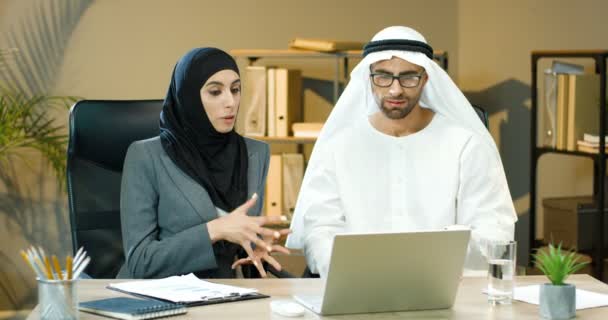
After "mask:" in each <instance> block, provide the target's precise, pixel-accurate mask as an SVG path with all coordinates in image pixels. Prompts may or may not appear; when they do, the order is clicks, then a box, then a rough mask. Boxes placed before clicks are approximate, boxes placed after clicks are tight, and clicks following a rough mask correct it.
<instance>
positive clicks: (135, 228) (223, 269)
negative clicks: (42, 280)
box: [117, 137, 270, 278]
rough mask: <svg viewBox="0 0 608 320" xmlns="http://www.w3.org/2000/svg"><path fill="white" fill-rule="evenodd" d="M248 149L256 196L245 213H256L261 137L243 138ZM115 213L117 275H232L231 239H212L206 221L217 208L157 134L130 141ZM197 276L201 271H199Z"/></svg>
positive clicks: (263, 155)
mask: <svg viewBox="0 0 608 320" xmlns="http://www.w3.org/2000/svg"><path fill="white" fill-rule="evenodd" d="M245 142H246V145H247V153H248V155H249V165H248V167H249V170H248V175H247V181H248V184H249V185H248V195H249V197H251V196H252V195H253V193H254V192H257V194H258V196H259V199H258V201H257V204H256V206H255V207H254V208H253V209H252V210H250V211H249V215H260V213H261V211H262V204H263V202H264V201H263V200H264V185H265V182H266V174H267V172H268V163H269V157H270V155H269V148H268V145H267V144H266V143H263V142H260V141H256V140H252V139H247V138H245ZM120 218H121V223H122V237H123V246H124V253H125V264H124V265H123V266H122V268H121V269H120V271H119V272H118V276H117V277H118V278H162V277H167V276H172V275H180V274H187V273H190V272H195V273H197V272H198V273H199V274H200V273H201V272H202V276H204V277H208V278H214V277H230V276H234V273H233V272H232V271H231V269H230V266H231V264H232V263H233V261H234V256H235V253H236V252H235V250H234V248H237V249H238V248H239V247H238V246H237V245H234V244H231V243H228V242H226V241H218V242H216V243H215V244H213V245H212V243H211V240H210V239H209V233H208V231H207V222H209V221H211V220H213V219H215V218H217V210H216V208H215V206H214V205H213V203H212V202H211V198H210V197H209V194H208V193H207V191H206V190H205V189H204V188H203V187H202V186H201V185H199V184H198V183H196V182H195V181H194V180H193V179H191V178H190V177H189V176H188V175H187V174H186V173H184V172H183V171H181V169H179V168H178V167H177V166H176V165H175V164H174V163H173V161H172V160H171V158H169V156H168V155H167V154H166V153H165V151H164V149H163V148H162V145H161V142H160V138H159V137H155V138H152V139H148V140H142V141H136V142H134V143H133V144H131V146H130V147H129V150H128V151H127V156H126V159H125V163H124V169H123V175H122V186H121V194H120ZM199 276H201V275H199Z"/></svg>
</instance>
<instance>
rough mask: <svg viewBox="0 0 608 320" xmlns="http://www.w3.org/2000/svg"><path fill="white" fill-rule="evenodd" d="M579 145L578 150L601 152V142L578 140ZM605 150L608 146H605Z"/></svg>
mask: <svg viewBox="0 0 608 320" xmlns="http://www.w3.org/2000/svg"><path fill="white" fill-rule="evenodd" d="M577 147H578V151H582V152H588V153H599V152H600V146H599V144H595V143H591V144H590V143H588V142H585V141H578V142H577ZM604 150H606V151H608V147H604ZM607 153H608V152H607Z"/></svg>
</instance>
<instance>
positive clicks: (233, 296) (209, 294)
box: [106, 273, 270, 307]
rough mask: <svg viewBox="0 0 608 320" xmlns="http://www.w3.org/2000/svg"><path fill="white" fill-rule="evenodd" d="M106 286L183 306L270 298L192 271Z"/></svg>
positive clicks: (141, 296)
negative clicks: (200, 275) (209, 278)
mask: <svg viewBox="0 0 608 320" xmlns="http://www.w3.org/2000/svg"><path fill="white" fill-rule="evenodd" d="M106 288H108V289H110V290H114V291H118V292H122V293H126V294H130V295H133V296H136V297H140V298H146V299H154V300H159V301H167V302H172V303H177V304H181V305H185V306H187V307H192V306H204V305H210V304H218V303H228V302H236V301H243V300H253V299H262V298H269V297H270V296H268V295H265V294H262V293H259V292H258V291H257V290H256V289H249V288H241V287H237V286H231V285H225V284H219V283H214V282H209V281H205V280H202V279H199V278H197V277H196V276H195V275H194V274H192V273H190V274H188V275H183V276H172V277H168V278H163V279H154V280H135V281H127V282H120V283H110V284H108V285H107V286H106Z"/></svg>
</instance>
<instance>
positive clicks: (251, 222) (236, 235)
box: [207, 194, 285, 274]
mask: <svg viewBox="0 0 608 320" xmlns="http://www.w3.org/2000/svg"><path fill="white" fill-rule="evenodd" d="M257 199H258V196H257V194H254V195H253V196H252V197H251V199H249V200H247V202H245V203H244V204H243V205H241V206H240V207H238V208H236V209H234V211H232V212H231V213H230V214H228V215H226V216H223V217H220V218H218V219H214V220H211V221H209V222H208V223H207V231H208V232H209V238H211V242H212V243H213V242H216V241H219V240H226V241H230V242H232V243H236V244H239V245H240V246H241V247H243V249H245V252H247V255H248V256H249V258H251V261H252V263H253V264H254V265H255V266H256V268H257V269H258V271H260V274H266V273H265V272H264V270H263V268H262V263H261V262H260V258H261V256H260V253H258V254H257V255H256V254H254V252H253V248H252V246H251V245H252V243H254V244H255V246H256V250H264V251H265V252H271V251H272V250H273V246H272V242H269V243H266V242H265V241H264V240H263V239H262V238H264V239H272V238H275V239H279V238H280V237H281V233H280V232H279V231H274V230H272V229H269V228H264V227H263V226H264V225H267V224H277V223H280V222H282V221H284V219H285V218H284V217H279V216H264V217H250V216H248V215H247V211H248V210H249V209H251V208H252V207H253V206H254V205H255V203H256V201H257ZM283 249H284V248H283ZM271 258H272V257H271ZM273 260H274V259H273ZM275 262H276V261H275Z"/></svg>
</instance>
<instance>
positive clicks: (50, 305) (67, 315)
mask: <svg viewBox="0 0 608 320" xmlns="http://www.w3.org/2000/svg"><path fill="white" fill-rule="evenodd" d="M37 280H38V307H39V308H40V319H43V320H55V319H70V320H73V319H78V290H77V284H78V280H77V279H73V280H46V279H40V278H38V279H37Z"/></svg>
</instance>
